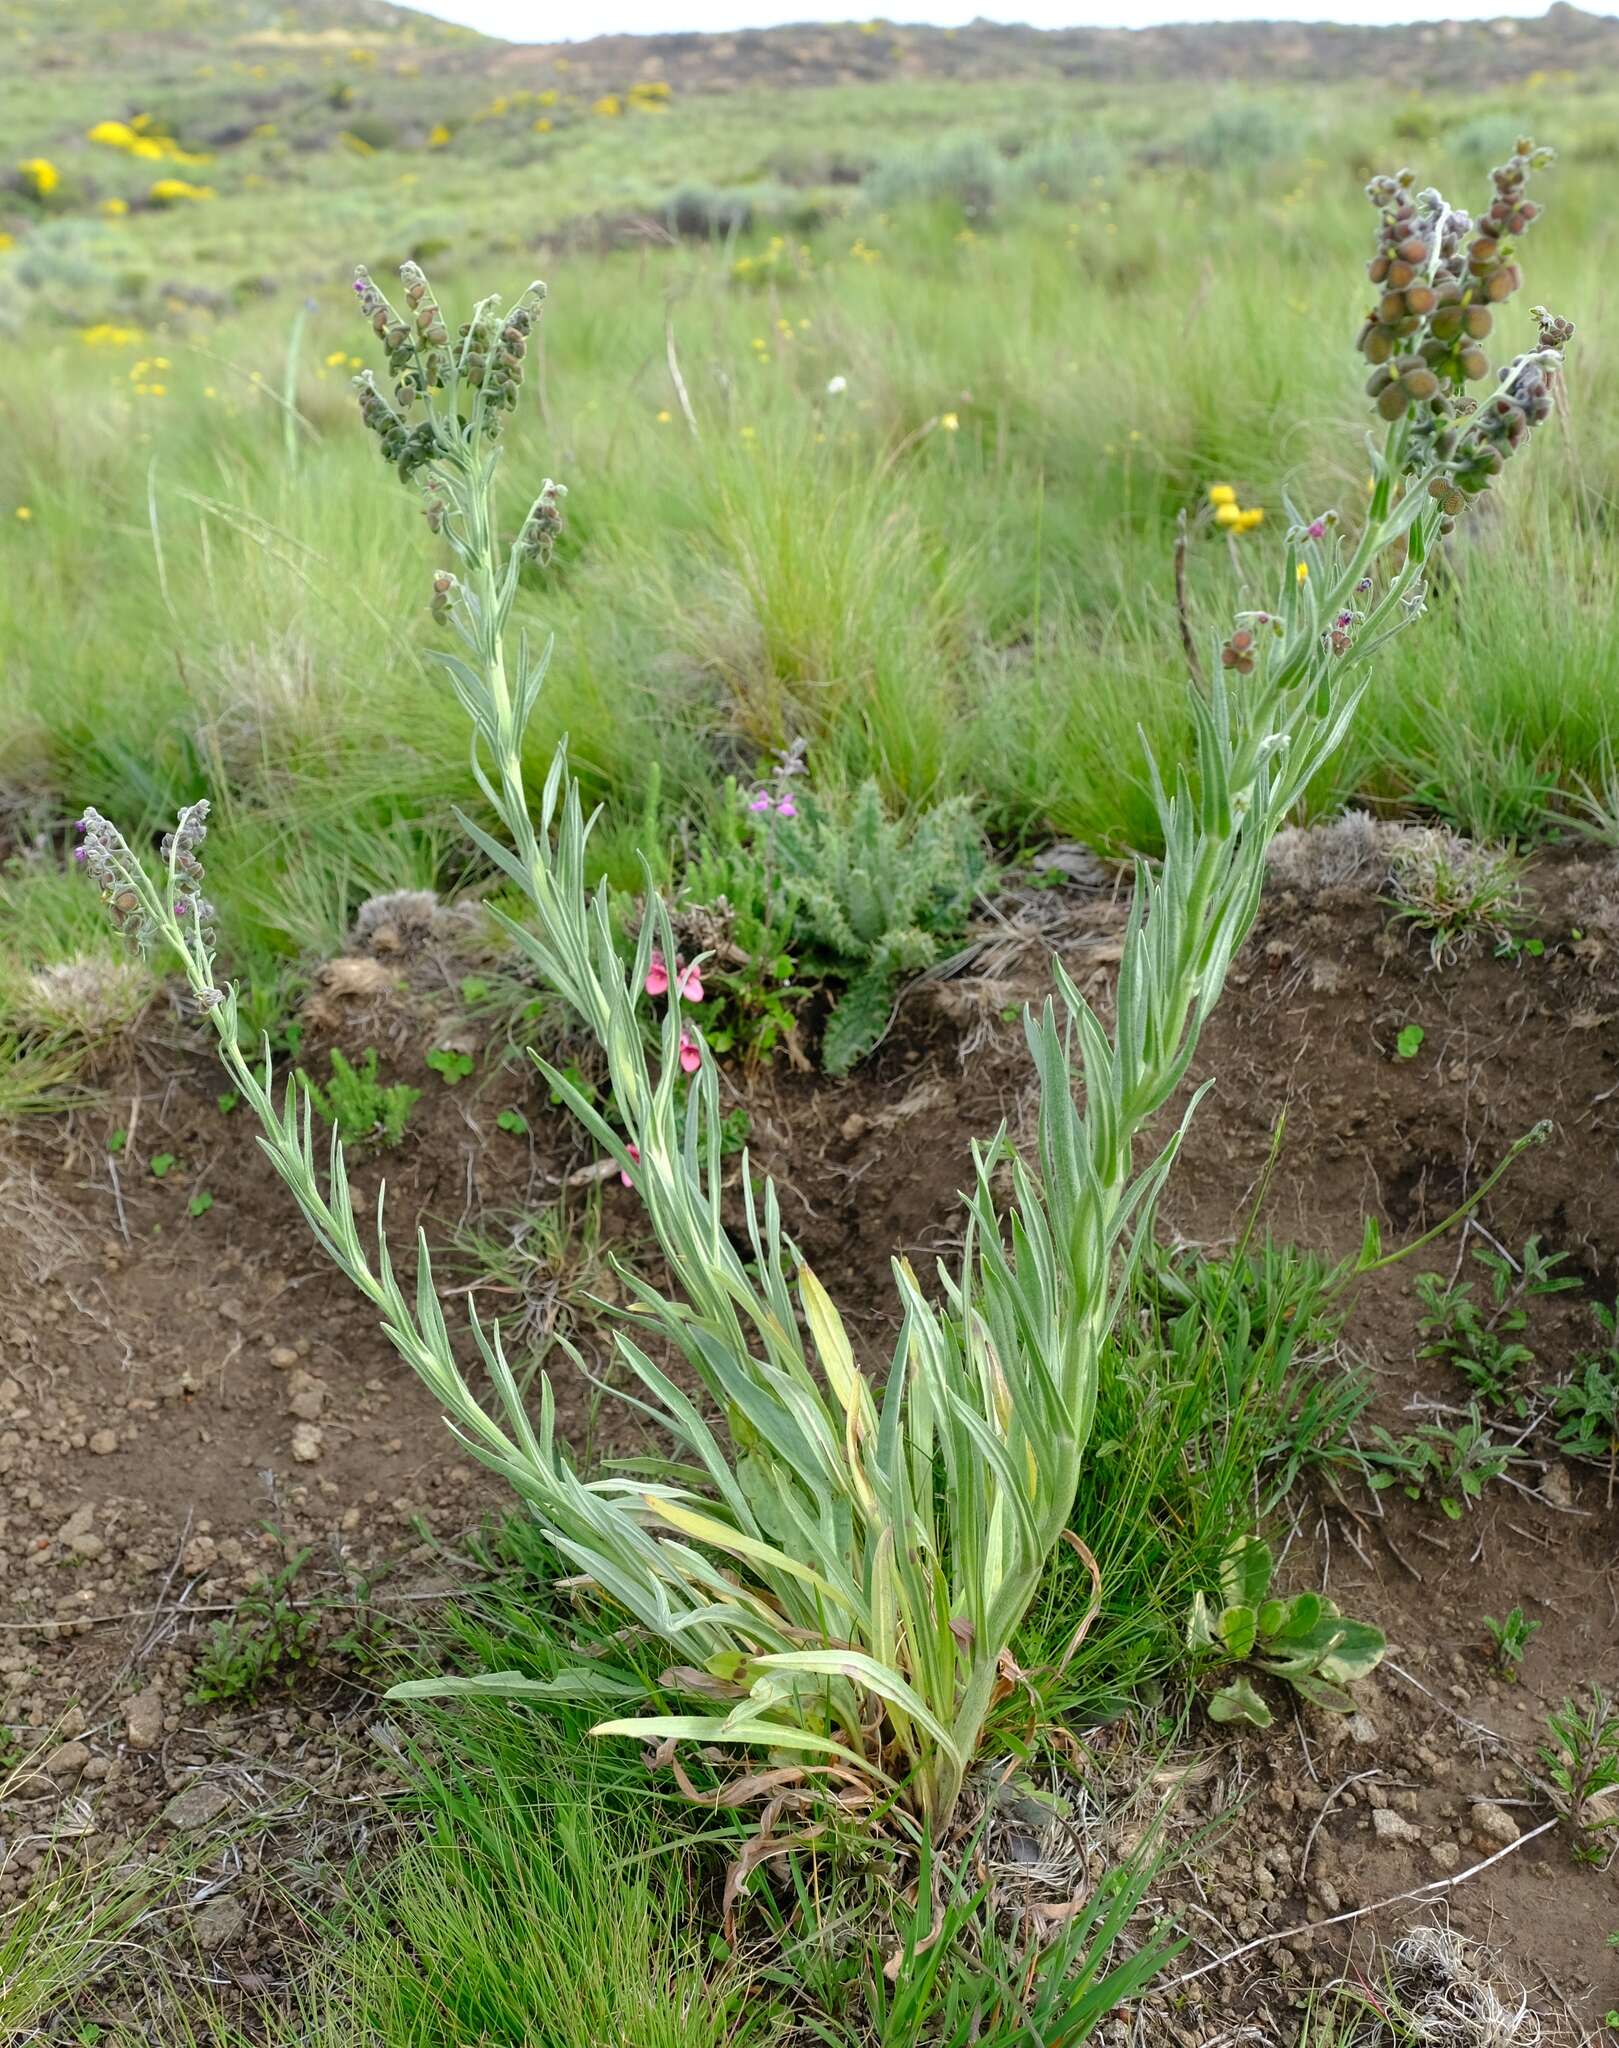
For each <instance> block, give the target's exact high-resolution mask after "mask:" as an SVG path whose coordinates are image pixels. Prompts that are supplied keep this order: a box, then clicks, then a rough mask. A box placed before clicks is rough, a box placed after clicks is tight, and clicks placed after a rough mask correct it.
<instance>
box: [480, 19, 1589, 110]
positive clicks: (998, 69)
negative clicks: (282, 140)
mask: <svg viewBox="0 0 1619 2048" xmlns="http://www.w3.org/2000/svg"><path fill="white" fill-rule="evenodd" d="M559 53H560V54H564V55H565V56H566V57H567V58H568V60H569V62H570V63H571V64H572V65H573V66H574V67H575V68H576V69H577V70H579V71H581V72H585V73H587V74H589V75H590V76H592V77H594V76H601V77H603V78H606V77H624V76H635V75H642V76H653V75H655V76H658V77H661V78H666V79H667V80H668V81H669V83H670V85H671V86H673V87H674V88H675V89H676V90H677V91H679V90H682V89H684V90H685V91H688V92H692V91H699V90H703V91H710V92H723V91H726V90H736V89H740V88H744V87H749V86H758V85H777V86H784V87H785V86H795V85H800V86H825V85H843V84H848V85H853V84H858V83H861V82H867V81H874V80H878V79H893V78H896V77H935V78H972V79H986V78H1038V77H1047V78H1052V77H1059V78H1068V79H1076V80H1090V81H1094V82H1097V83H1110V82H1117V83H1132V84H1147V83H1151V82H1154V81H1163V82H1173V81H1178V80H1188V81H1197V82H1199V83H1209V82H1212V81H1214V80H1220V81H1232V82H1235V81H1241V82H1243V83H1247V84H1256V85H1257V84H1272V83H1283V82H1290V81H1291V82H1297V83H1311V82H1317V81H1319V82H1322V83H1325V82H1328V81H1340V80H1342V79H1344V78H1348V77H1356V78H1381V79H1383V80H1386V81H1387V83H1388V85H1389V87H1390V89H1391V91H1393V92H1395V93H1401V92H1407V91H1411V90H1434V89H1438V88H1441V87H1445V86H1462V85H1469V86H1476V85H1505V84H1513V83H1517V82H1521V81H1522V80H1523V79H1524V78H1525V77H1526V76H1527V75H1529V74H1530V73H1532V72H1535V71H1543V72H1546V73H1548V74H1549V73H1553V72H1559V71H1563V72H1568V71H1572V72H1580V73H1588V72H1590V71H1593V70H1602V71H1613V70H1619V18H1616V17H1614V16H1612V15H1598V14H1587V13H1585V12H1583V11H1582V10H1581V9H1579V8H1577V7H1571V6H1568V5H1565V4H1563V0H1557V4H1555V5H1553V6H1552V7H1550V8H1549V9H1548V10H1547V12H1546V13H1545V14H1544V15H1542V16H1540V17H1539V18H1538V19H1533V20H1517V19H1509V18H1500V19H1496V20H1491V21H1442V22H1424V23H1418V24H1415V25H1412V26H1407V27H1398V28H1372V27H1348V26H1339V25H1335V24H1331V23H1325V24H1323V23H1315V22H1286V21H1274V22H1250V21H1244V22H1215V23H1207V24H1205V23H1193V24H1188V25H1185V26H1180V27H1167V28H1143V29H1105V28H1073V29H1033V28H1022V27H1018V26H1015V25H1013V26H1008V25H1006V24H1002V23H997V22H989V21H977V22H973V23H972V24H971V25H970V26H968V27H966V28H961V29H940V28H930V27H926V26H909V27H906V26H899V25H895V24H891V23H887V22H881V23H877V24H870V23H866V24H859V25H855V24H847V23H839V24H827V25H821V26H817V25H814V24H805V25H802V26H797V27H786V28H771V29H747V30H742V31H739V32H737V33H735V34H731V35H698V34H666V35H651V36H597V37H593V38H592V39H591V40H590V41H588V42H582V43H572V44H564V43H556V44H551V45H547V46H544V47H543V48H542V47H541V46H536V45H525V46H521V47H514V46H506V47H505V48H500V47H498V46H497V47H496V48H494V49H492V50H491V51H490V52H489V55H488V60H487V61H488V62H489V64H490V65H491V67H492V68H494V69H496V70H501V71H509V72H511V73H517V72H520V71H522V70H523V69H525V68H526V66H527V65H528V64H530V63H532V62H533V61H534V60H535V59H536V58H539V57H541V56H544V57H550V58H554V57H555V56H556V55H558V54H559Z"/></svg>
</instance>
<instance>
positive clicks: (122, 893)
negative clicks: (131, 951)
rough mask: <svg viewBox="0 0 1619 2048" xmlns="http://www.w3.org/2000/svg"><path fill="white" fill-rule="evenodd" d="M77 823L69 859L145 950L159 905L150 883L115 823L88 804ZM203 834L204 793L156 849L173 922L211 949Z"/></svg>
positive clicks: (204, 1004)
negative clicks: (169, 893) (168, 890)
mask: <svg viewBox="0 0 1619 2048" xmlns="http://www.w3.org/2000/svg"><path fill="white" fill-rule="evenodd" d="M77 829H78V832H79V835H80V839H81V842H82V843H81V844H80V845H79V847H78V848H77V849H76V851H75V853H74V859H75V860H76V861H77V862H78V863H79V865H80V866H81V867H83V868H84V869H85V871H86V872H87V873H88V874H89V875H90V877H91V879H92V880H93V881H94V882H95V884H96V886H97V888H98V889H100V891H101V900H102V902H103V903H105V904H106V906H107V909H108V912H109V913H110V915H111V917H112V922H113V927H114V929H115V930H116V931H119V932H121V933H123V934H124V936H125V937H127V938H131V939H133V940H134V941H135V943H136V944H137V945H138V946H140V947H141V948H142V949H143V950H144V948H145V947H147V946H148V945H150V943H151V942H152V940H153V939H154V938H155V937H156V936H157V926H156V922H155V917H154V911H157V912H160V911H161V903H160V902H158V903H156V904H154V902H153V901H152V899H151V884H150V883H149V882H148V881H147V880H146V878H145V876H144V875H142V873H141V871H140V868H139V865H138V863H137V862H136V859H135V856H134V855H133V854H132V853H131V852H130V850H129V847H128V845H127V844H126V843H125V840H124V836H123V834H122V833H121V832H120V831H119V830H118V827H117V826H116V825H114V824H113V823H112V822H111V820H110V819H107V818H104V817H103V816H102V815H101V813H100V812H99V811H98V810H96V809H95V807H94V806H93V805H91V806H88V807H87V808H86V810H85V812H84V815H83V816H82V817H81V818H80V819H79V822H78V828H77ZM207 836H208V800H207V798H206V797H204V798H203V799H202V800H201V801H200V802H198V803H194V804H191V805H189V806H188V807H187V808H186V809H185V810H183V811H182V812H181V813H180V818H179V823H178V824H177V826H176V827H175V829H174V831H172V832H169V833H166V834H165V835H164V839H163V844H162V847H161V849H160V851H161V855H162V860H163V865H164V869H165V875H166V881H167V884H168V886H171V887H172V888H173V891H174V894H173V897H172V899H171V901H170V904H169V908H170V910H171V911H172V912H173V915H174V917H175V920H176V922H177V923H178V924H179V926H180V928H181V930H182V931H186V932H194V933H196V934H197V936H198V938H199V939H200V941H201V943H202V947H203V948H204V949H205V951H211V949H212V946H213V943H214V929H213V925H214V917H215V911H214V906H213V905H212V903H210V902H209V900H208V898H207V897H206V896H205V895H204V894H203V893H202V883H203V872H202V860H201V857H200V856H201V847H202V843H203V841H204V840H205V839H206V838H207ZM221 1000H222V998H221V996H220V993H219V991H218V990H217V989H215V988H205V989H203V990H202V991H201V992H200V993H199V995H198V997H197V1001H198V1004H199V1006H200V1007H201V1008H203V1009H205V1010H209V1009H212V1008H213V1007H214V1005H215V1004H216V1003H218V1002H220V1001H221Z"/></svg>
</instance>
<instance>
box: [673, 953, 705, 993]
mask: <svg viewBox="0 0 1619 2048" xmlns="http://www.w3.org/2000/svg"><path fill="white" fill-rule="evenodd" d="M676 965H677V966H678V965H679V962H678V961H677V962H676ZM680 1000H681V1001H682V1002H683V1003H700V1002H701V1001H702V1000H703V976H702V971H701V969H700V968H696V967H688V968H686V969H685V970H684V972H683V973H682V974H681V977H680Z"/></svg>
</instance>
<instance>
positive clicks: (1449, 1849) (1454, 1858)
mask: <svg viewBox="0 0 1619 2048" xmlns="http://www.w3.org/2000/svg"><path fill="white" fill-rule="evenodd" d="M1428 1854H1429V1855H1430V1856H1431V1857H1432V1858H1433V1860H1434V1862H1435V1863H1437V1864H1438V1866H1439V1868H1440V1869H1441V1870H1454V1869H1455V1868H1456V1866H1457V1864H1458V1863H1460V1862H1461V1860H1462V1852H1461V1850H1460V1849H1459V1848H1458V1847H1457V1846H1456V1844H1455V1843H1454V1842H1430V1843H1429V1844H1428Z"/></svg>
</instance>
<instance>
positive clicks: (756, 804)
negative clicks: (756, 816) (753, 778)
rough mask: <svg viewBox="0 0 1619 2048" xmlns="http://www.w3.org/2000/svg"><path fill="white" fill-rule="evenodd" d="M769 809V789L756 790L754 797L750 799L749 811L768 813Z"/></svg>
mask: <svg viewBox="0 0 1619 2048" xmlns="http://www.w3.org/2000/svg"><path fill="white" fill-rule="evenodd" d="M769 808H770V792H769V790H768V789H756V790H755V791H754V792H753V795H752V796H751V797H750V798H749V799H748V809H749V810H750V811H768V810H769Z"/></svg>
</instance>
